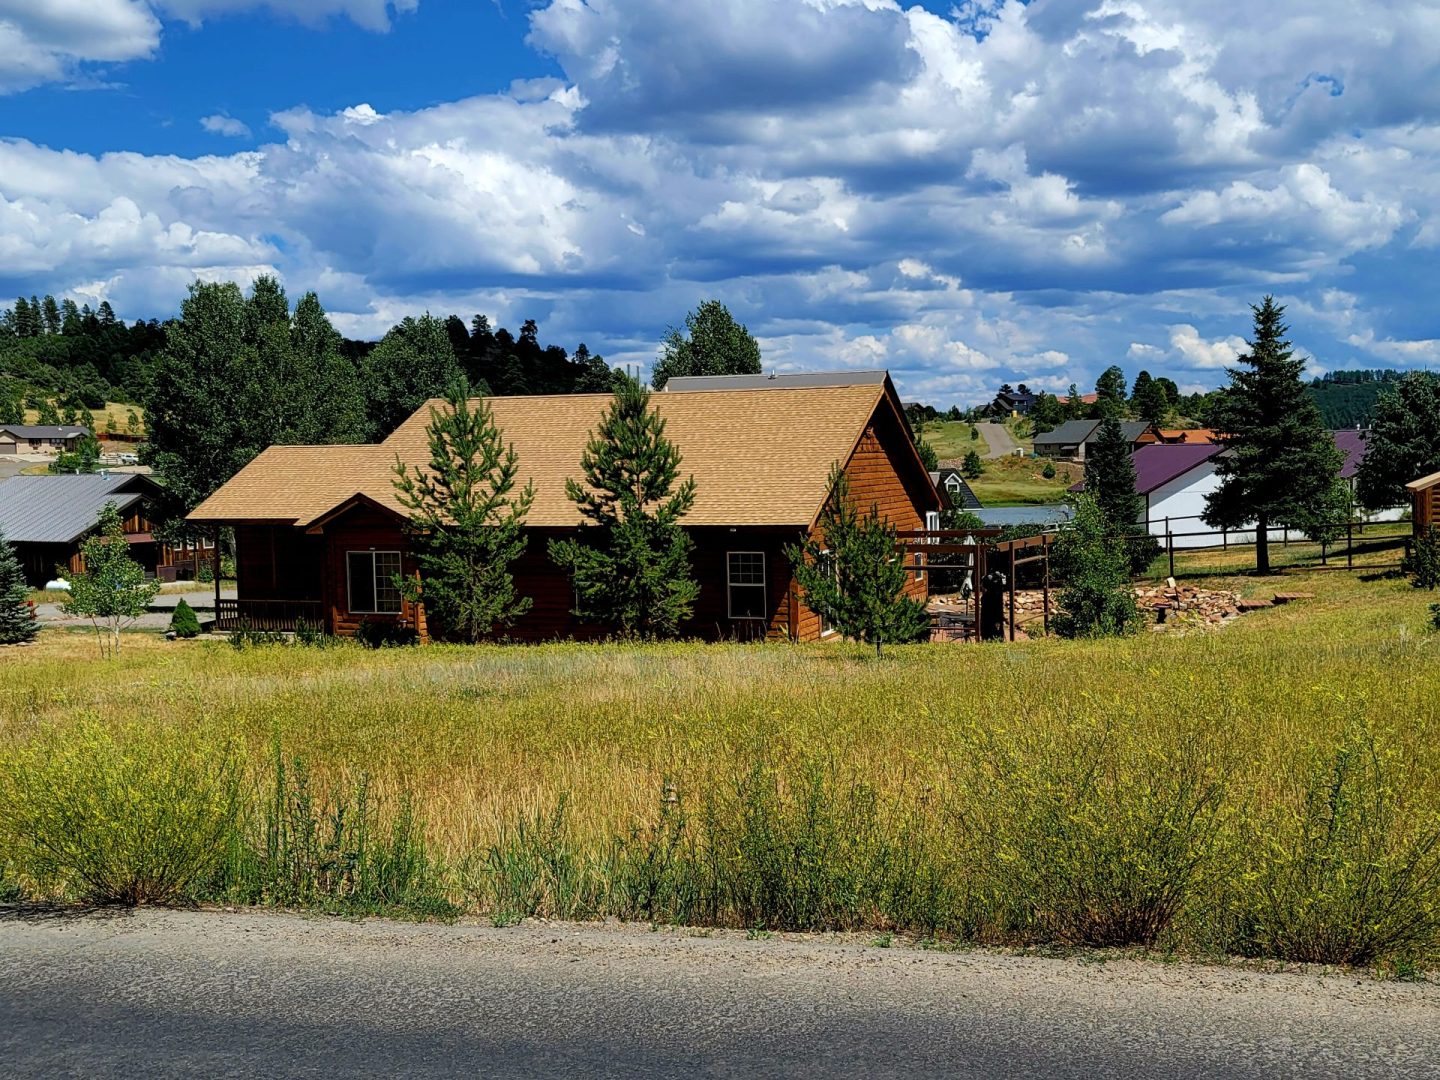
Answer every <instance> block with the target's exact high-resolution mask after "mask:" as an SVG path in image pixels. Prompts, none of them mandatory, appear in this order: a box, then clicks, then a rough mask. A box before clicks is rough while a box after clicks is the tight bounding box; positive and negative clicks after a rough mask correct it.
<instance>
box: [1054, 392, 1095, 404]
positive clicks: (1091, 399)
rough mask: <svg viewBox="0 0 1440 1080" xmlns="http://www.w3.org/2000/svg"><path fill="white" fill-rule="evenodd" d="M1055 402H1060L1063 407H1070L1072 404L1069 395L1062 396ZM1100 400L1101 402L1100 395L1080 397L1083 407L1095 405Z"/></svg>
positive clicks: (1093, 394)
mask: <svg viewBox="0 0 1440 1080" xmlns="http://www.w3.org/2000/svg"><path fill="white" fill-rule="evenodd" d="M1055 400H1056V401H1058V402H1060V404H1061V405H1069V404H1070V395H1069V394H1062V395H1061V396H1060V397H1057V398H1056V399H1055ZM1099 400H1100V395H1099V394H1095V393H1090V394H1081V395H1080V404H1081V405H1094V404H1095V403H1096V402H1097V401H1099Z"/></svg>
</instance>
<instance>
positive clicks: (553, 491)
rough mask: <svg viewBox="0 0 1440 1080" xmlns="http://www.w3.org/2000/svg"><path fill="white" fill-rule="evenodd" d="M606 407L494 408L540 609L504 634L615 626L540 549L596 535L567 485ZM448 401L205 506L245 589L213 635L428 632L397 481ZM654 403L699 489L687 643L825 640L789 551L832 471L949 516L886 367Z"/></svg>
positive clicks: (914, 584) (260, 471)
mask: <svg viewBox="0 0 1440 1080" xmlns="http://www.w3.org/2000/svg"><path fill="white" fill-rule="evenodd" d="M610 401H611V397H610V395H608V394H565V395H554V396H549V397H523V396H522V397H496V398H490V399H489V400H488V402H487V404H488V405H489V406H490V408H491V410H492V411H493V413H494V417H495V422H496V424H498V425H499V426H500V428H501V429H503V431H504V434H505V440H506V442H508V443H513V445H514V448H515V453H516V455H517V457H518V459H519V476H518V481H519V483H520V484H522V485H523V484H525V483H531V484H533V485H534V490H535V499H534V503H533V504H532V506H531V508H530V513H529V516H528V517H527V518H526V521H525V532H526V534H527V537H528V540H529V543H528V548H527V550H526V552H525V554H524V555H523V556H521V558H520V559H519V560H518V561H517V562H516V563H515V565H514V568H513V569H514V576H515V585H516V589H517V590H518V592H519V593H520V595H522V596H527V597H530V598H531V600H532V601H533V604H532V607H531V608H530V610H529V611H528V612H526V613H525V614H524V615H523V616H521V617H520V618H519V619H518V620H517V621H516V623H515V624H514V625H513V626H511V627H509V628H508V629H507V631H506V634H507V636H509V637H512V638H516V639H519V640H531V641H535V640H546V639H552V638H566V637H573V638H594V637H600V636H603V635H605V634H608V633H610V627H608V626H603V625H596V624H593V623H588V622H585V621H582V620H580V619H579V618H577V617H576V616H575V614H574V607H575V597H574V591H573V586H572V584H571V582H570V580H569V578H568V576H567V575H566V573H565V572H564V570H563V569H562V568H560V567H559V566H557V565H556V564H555V563H553V562H551V561H550V558H549V555H548V552H547V546H548V545H547V542H548V541H549V540H551V539H555V538H562V537H574V536H577V535H579V536H583V535H585V533H586V530H587V528H589V526H587V525H586V524H585V522H584V519H583V518H582V517H581V515H580V513H579V510H578V509H577V507H576V506H575V504H574V503H573V502H572V501H571V500H570V499H569V498H568V497H567V496H566V493H565V482H566V480H567V479H569V478H577V479H578V478H579V477H580V475H581V473H580V457H581V454H582V453H583V452H584V449H585V445H586V443H587V441H588V440H589V438H590V433H591V432H592V431H594V429H595V428H596V426H597V425H598V423H599V421H600V417H601V414H602V413H603V411H604V410H605V408H606V407H607V406H608V405H609V404H610ZM444 407H445V405H444V402H442V401H431V402H427V403H425V404H424V405H422V406H421V407H420V408H419V409H417V410H416V412H415V413H414V415H412V416H411V417H410V419H408V420H407V421H405V422H404V423H403V424H401V425H400V427H399V428H397V429H396V430H395V431H394V432H393V433H392V434H391V435H390V436H389V437H388V438H387V439H386V440H385V441H384V442H383V443H380V444H378V445H368V446H272V447H270V448H269V449H267V450H265V451H264V452H263V453H261V454H260V455H259V457H257V458H256V459H255V460H254V461H252V462H251V463H250V464H248V465H246V466H245V468H243V469H241V470H240V472H239V473H237V474H236V475H235V477H234V478H232V479H231V480H230V481H229V482H228V483H226V484H224V485H222V486H221V487H220V489H219V490H218V491H216V492H215V493H214V494H213V495H212V496H210V498H208V499H206V500H205V501H204V502H203V503H201V504H200V506H198V507H197V508H196V509H195V511H194V512H193V513H191V515H190V518H189V520H190V521H191V522H192V523H194V524H196V525H203V526H209V527H212V528H215V529H217V530H218V529H219V528H221V527H230V528H233V529H234V530H235V542H236V571H237V579H238V580H237V587H238V591H239V597H238V599H236V600H233V601H232V600H220V601H218V602H217V604H218V606H217V622H218V624H219V626H220V628H221V629H226V628H228V627H229V626H234V625H237V624H239V623H240V622H241V621H242V620H244V621H247V622H249V623H250V625H252V626H255V627H257V628H267V629H293V628H294V626H295V625H296V623H297V621H298V620H300V619H304V620H306V621H307V622H308V623H310V624H311V625H313V626H319V627H323V628H324V629H325V630H326V631H327V632H329V633H332V634H340V635H353V634H354V633H355V632H356V631H357V630H358V628H359V626H360V624H361V623H362V622H369V623H388V624H397V623H398V624H405V625H408V626H410V627H412V628H413V629H415V630H416V631H417V632H418V633H419V634H421V635H422V637H423V636H425V635H426V634H427V633H428V629H429V628H428V625H427V622H426V615H425V610H424V606H423V603H418V602H414V601H411V600H409V599H407V598H406V597H405V596H404V595H403V593H402V591H401V590H400V589H399V588H397V587H396V584H395V581H396V577H397V576H400V575H403V576H412V575H414V574H416V572H417V568H416V563H415V558H414V554H413V552H412V550H411V547H410V543H409V540H408V538H407V525H408V523H409V518H408V511H407V510H406V509H405V508H404V507H403V506H401V505H400V503H399V502H398V501H397V500H396V497H395V489H394V484H393V482H392V481H393V480H394V465H395V461H396V459H397V457H398V458H399V459H400V460H401V461H403V462H406V463H407V464H410V465H423V464H425V463H426V462H427V461H428V460H429V449H428V443H427V436H426V430H425V429H426V426H427V424H428V423H429V419H430V412H431V410H432V409H439V408H444ZM652 407H653V408H654V409H655V410H656V412H657V413H658V414H659V415H660V416H661V417H662V418H663V419H664V421H665V424H666V435H667V437H668V438H670V439H671V440H672V441H673V442H674V444H675V445H676V447H677V448H678V449H679V450H680V452H681V454H682V455H683V459H684V460H683V461H682V463H681V466H680V473H681V475H682V476H689V475H693V476H694V478H695V483H696V495H695V504H694V506H693V508H692V509H691V511H690V513H689V514H688V515H686V517H685V518H684V519H683V520H682V522H681V524H682V525H683V526H684V527H685V529H686V531H687V532H688V533H689V535H690V537H691V539H692V540H693V541H694V545H695V546H694V550H693V553H692V556H691V563H692V567H693V573H694V576H695V579H696V581H697V582H698V584H699V586H700V594H699V598H698V600H697V602H696V605H695V612H694V616H693V618H692V619H691V620H690V621H689V622H688V623H687V624H685V625H684V626H683V628H682V629H683V632H684V633H686V634H687V635H692V636H695V637H704V638H787V637H788V638H791V639H798V640H811V639H816V638H820V637H824V636H827V635H828V634H829V633H830V631H829V630H828V629H827V628H825V627H822V626H821V622H820V618H819V616H818V615H816V614H815V613H814V612H812V611H810V610H809V609H808V608H806V607H805V604H804V598H803V596H802V595H801V593H800V592H799V589H798V586H797V585H796V583H795V580H794V577H793V575H792V573H791V568H790V562H789V559H788V558H787V556H786V554H785V549H786V546H787V545H790V544H794V543H796V542H797V541H799V540H803V539H804V538H806V537H807V536H809V535H810V534H811V533H812V532H813V531H814V529H815V527H816V524H817V521H818V519H819V516H820V513H821V511H822V510H823V509H824V507H825V505H826V503H827V502H828V501H829V499H830V497H831V491H830V483H829V481H830V471H831V468H832V467H834V466H837V465H838V466H839V467H840V468H841V469H842V470H843V472H844V473H845V475H846V477H847V479H848V481H849V485H850V490H851V492H852V493H853V495H854V496H855V497H856V499H857V500H858V501H859V503H860V504H861V505H862V506H864V507H865V508H867V509H868V508H869V507H871V506H877V507H879V508H880V511H881V513H882V515H883V516H884V517H885V518H886V519H887V520H888V521H889V522H890V523H892V524H893V525H895V526H896V527H897V528H899V529H903V530H907V531H908V530H920V529H922V528H925V527H926V526H927V525H929V524H930V523H931V522H932V521H933V520H934V515H936V514H937V513H938V512H939V510H940V506H941V498H940V495H939V493H938V492H937V491H936V489H935V486H934V485H933V484H932V483H931V482H930V478H929V477H928V476H927V475H926V471H925V467H924V465H923V464H922V463H921V461H920V457H919V454H918V453H917V451H916V449H915V444H914V443H913V441H912V440H911V438H910V434H909V430H908V428H907V426H906V423H905V418H904V416H903V415H902V413H901V406H900V399H899V397H898V396H897V395H896V393H895V388H894V386H893V385H892V383H891V382H890V378H889V376H888V375H887V374H886V373H885V372H883V371H875V372H848V373H840V374H815V375H792V376H783V375H782V376H767V375H740V376H714V377H693V378H683V379H672V380H670V383H669V385H668V386H667V387H666V389H665V390H664V391H663V392H661V393H657V394H655V396H654V397H653V398H652ZM919 558H920V557H919V556H917V559H919ZM921 565H923V561H922V563H921ZM927 589H928V585H927V583H926V581H925V575H924V574H923V573H915V574H913V575H912V576H911V579H910V582H909V584H908V585H907V591H908V592H909V593H910V594H911V595H913V596H915V597H916V598H924V597H925V596H926V595H927Z"/></svg>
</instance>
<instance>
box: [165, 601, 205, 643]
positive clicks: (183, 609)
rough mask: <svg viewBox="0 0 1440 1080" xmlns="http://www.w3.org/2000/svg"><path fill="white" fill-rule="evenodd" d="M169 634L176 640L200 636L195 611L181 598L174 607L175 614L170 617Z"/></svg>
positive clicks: (198, 621) (198, 622)
mask: <svg viewBox="0 0 1440 1080" xmlns="http://www.w3.org/2000/svg"><path fill="white" fill-rule="evenodd" d="M170 632H171V633H172V634H174V635H175V636H176V637H177V638H193V637H199V636H200V620H199V619H198V618H196V616H195V609H194V608H192V607H191V606H190V605H189V604H188V603H186V602H185V598H184V597H183V596H182V597H181V598H180V602H179V603H178V604H176V605H175V613H174V614H173V615H171V616H170Z"/></svg>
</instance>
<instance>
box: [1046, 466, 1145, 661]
mask: <svg viewBox="0 0 1440 1080" xmlns="http://www.w3.org/2000/svg"><path fill="white" fill-rule="evenodd" d="M1072 506H1073V507H1074V514H1073V516H1072V517H1071V520H1070V523H1069V525H1068V527H1067V528H1066V529H1065V530H1064V531H1063V532H1061V533H1060V536H1059V538H1058V539H1057V540H1056V541H1055V547H1054V550H1053V553H1052V555H1051V565H1052V567H1053V569H1054V570H1055V573H1056V576H1057V577H1058V578H1059V579H1060V581H1062V582H1063V583H1064V587H1063V588H1062V590H1061V592H1060V595H1059V597H1058V598H1057V605H1058V607H1059V609H1060V610H1059V612H1058V613H1057V614H1056V616H1055V619H1054V624H1053V625H1054V626H1055V632H1056V633H1057V634H1059V635H1060V636H1061V637H1067V638H1081V637H1107V636H1110V635H1113V634H1128V633H1131V632H1133V631H1135V630H1136V629H1138V628H1139V626H1140V611H1139V609H1138V608H1137V607H1136V604H1135V592H1134V590H1133V589H1132V588H1131V587H1130V572H1129V558H1128V556H1127V554H1126V551H1125V542H1124V541H1123V540H1121V539H1120V538H1119V537H1117V536H1115V535H1114V534H1113V532H1112V531H1111V528H1110V522H1109V519H1107V518H1106V516H1105V514H1104V513H1103V512H1102V511H1101V509H1100V506H1099V504H1098V503H1097V502H1096V501H1095V499H1094V497H1093V496H1091V495H1090V494H1089V493H1088V492H1087V493H1086V494H1084V495H1079V496H1076V497H1075V498H1074V500H1073V502H1072Z"/></svg>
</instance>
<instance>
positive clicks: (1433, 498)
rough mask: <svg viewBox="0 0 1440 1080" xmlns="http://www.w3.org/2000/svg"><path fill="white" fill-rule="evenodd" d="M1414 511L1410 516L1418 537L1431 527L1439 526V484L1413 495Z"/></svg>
mask: <svg viewBox="0 0 1440 1080" xmlns="http://www.w3.org/2000/svg"><path fill="white" fill-rule="evenodd" d="M1413 499H1414V509H1413V511H1412V512H1411V514H1410V516H1411V518H1412V519H1413V520H1414V523H1415V534H1416V535H1417V536H1418V535H1419V534H1420V533H1422V532H1424V531H1425V530H1426V529H1428V528H1430V527H1431V526H1432V525H1440V483H1435V484H1431V485H1430V486H1429V487H1428V488H1421V489H1420V490H1419V491H1416V492H1414V493H1413Z"/></svg>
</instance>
